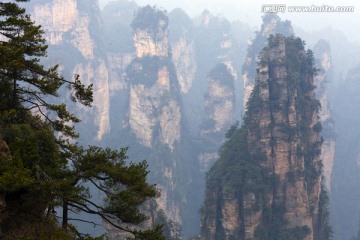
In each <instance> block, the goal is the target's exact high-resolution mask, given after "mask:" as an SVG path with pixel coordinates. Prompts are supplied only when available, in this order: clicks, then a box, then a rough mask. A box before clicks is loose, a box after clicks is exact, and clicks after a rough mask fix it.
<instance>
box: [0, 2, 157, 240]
mask: <svg viewBox="0 0 360 240" xmlns="http://www.w3.org/2000/svg"><path fill="white" fill-rule="evenodd" d="M27 1H28V0H15V1H8V2H1V3H0V227H1V236H0V238H4V239H78V238H79V239H93V238H91V237H89V236H83V235H81V234H80V233H78V231H77V230H76V229H75V228H74V227H73V226H72V225H70V224H69V223H68V221H70V220H72V221H76V220H78V221H85V220H83V219H77V218H70V217H69V212H70V211H71V212H74V213H80V212H85V213H88V214H94V215H98V216H100V217H101V218H102V219H103V221H105V222H107V223H109V224H111V225H112V226H113V227H115V228H118V229H120V230H123V231H125V232H128V233H129V234H130V236H132V237H130V238H131V239H139V240H140V239H144V240H145V239H152V240H154V239H164V238H163V237H162V229H161V227H160V226H156V227H154V229H147V230H143V231H142V230H139V228H136V226H137V225H139V224H140V223H142V222H144V221H145V220H147V217H146V216H145V215H144V214H142V213H141V212H140V210H139V207H140V206H141V205H143V204H144V202H146V201H147V200H148V199H150V198H153V197H156V196H157V194H158V192H157V190H156V188H155V186H154V185H150V184H148V183H147V182H146V178H147V174H148V171H147V164H146V162H140V163H129V164H128V163H127V162H126V159H127V156H126V149H125V148H123V149H120V150H111V149H102V148H99V147H94V146H91V147H89V148H87V149H84V148H83V147H81V146H78V144H76V143H74V142H76V141H75V140H76V138H77V134H76V132H75V129H74V127H73V126H74V124H73V123H77V122H79V119H78V118H76V117H75V116H74V115H73V114H71V113H70V112H69V111H68V110H67V108H66V105H65V104H63V103H61V104H57V103H56V102H59V100H58V99H57V98H58V97H59V96H60V95H59V93H58V92H59V90H60V89H68V90H69V91H71V100H72V101H74V102H78V103H80V104H82V105H84V106H91V103H92V100H93V98H92V85H90V86H88V87H85V86H84V85H83V84H82V83H81V81H80V80H79V76H75V79H74V80H73V81H68V80H65V79H64V78H62V77H61V76H59V75H58V73H57V66H54V67H51V68H49V69H45V68H44V66H42V65H41V64H40V58H41V57H46V49H47V45H46V44H45V40H44V38H43V31H42V30H41V28H40V26H36V25H35V23H34V22H32V21H31V19H30V17H29V15H27V14H26V12H25V9H24V8H22V7H20V6H19V3H21V2H27ZM62 102H63V101H62ZM89 186H92V187H93V188H96V189H98V190H99V191H100V192H101V193H102V194H103V196H104V197H105V199H106V201H105V203H104V204H99V203H96V202H94V201H92V198H91V195H90V187H89ZM59 206H61V207H62V216H61V217H59V216H57V214H56V213H55V208H56V207H59ZM60 219H61V220H60ZM60 222H61V225H62V227H60Z"/></svg>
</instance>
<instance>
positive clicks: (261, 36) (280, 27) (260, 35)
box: [242, 13, 294, 107]
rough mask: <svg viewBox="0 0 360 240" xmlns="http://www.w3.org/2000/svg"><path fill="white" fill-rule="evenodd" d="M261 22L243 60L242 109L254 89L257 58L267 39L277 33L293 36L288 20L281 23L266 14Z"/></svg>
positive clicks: (276, 17) (273, 15) (275, 17)
mask: <svg viewBox="0 0 360 240" xmlns="http://www.w3.org/2000/svg"><path fill="white" fill-rule="evenodd" d="M262 20H263V23H262V25H261V28H260V31H258V32H256V34H255V37H254V39H253V40H252V41H251V43H250V45H249V48H248V53H247V55H246V58H245V63H244V65H243V73H242V79H243V84H244V96H243V106H244V107H245V106H246V102H247V101H248V99H249V97H250V94H251V91H252V89H253V87H254V83H255V73H256V68H257V57H258V55H259V54H260V51H261V49H262V48H263V47H265V45H266V42H267V39H268V37H269V36H270V35H275V34H277V33H279V34H282V35H284V36H287V37H289V36H292V35H293V34H294V32H293V29H292V26H291V22H290V21H288V20H286V21H282V20H281V19H280V17H279V16H277V15H276V14H273V13H271V14H266V15H264V17H263V19H262Z"/></svg>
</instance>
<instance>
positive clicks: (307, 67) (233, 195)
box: [202, 35, 329, 240]
mask: <svg viewBox="0 0 360 240" xmlns="http://www.w3.org/2000/svg"><path fill="white" fill-rule="evenodd" d="M313 64H314V58H313V55H312V52H311V51H308V52H306V51H305V49H304V45H303V42H302V41H301V39H299V38H294V37H290V38H286V37H284V36H282V35H276V36H272V37H270V38H269V43H268V46H267V47H265V48H264V49H263V51H262V52H261V56H260V62H259V67H258V69H257V73H256V77H255V86H254V89H253V91H252V93H251V96H250V99H249V101H248V103H247V112H246V114H245V117H244V124H243V125H242V127H241V128H239V129H237V128H236V126H233V127H232V128H231V129H230V130H229V131H228V133H227V134H226V137H227V138H228V140H227V141H226V143H225V144H224V145H223V146H222V148H221V152H220V159H219V160H218V161H217V162H216V163H215V164H214V166H213V167H212V168H211V170H210V171H209V173H208V176H207V184H206V199H205V204H204V207H203V209H202V222H203V226H202V234H203V238H204V239H224V240H227V239H246V240H250V239H267V240H270V239H298V240H300V239H304V240H313V239H317V240H320V239H329V232H328V227H327V220H328V219H327V218H328V216H327V207H326V195H325V193H324V192H323V191H322V184H321V175H322V163H321V160H320V151H321V143H322V140H321V137H320V130H321V124H320V122H319V120H318V118H319V117H318V111H319V110H320V104H319V101H318V100H316V99H315V93H314V88H315V87H314V65H313Z"/></svg>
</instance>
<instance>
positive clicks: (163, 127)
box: [110, 6, 201, 235]
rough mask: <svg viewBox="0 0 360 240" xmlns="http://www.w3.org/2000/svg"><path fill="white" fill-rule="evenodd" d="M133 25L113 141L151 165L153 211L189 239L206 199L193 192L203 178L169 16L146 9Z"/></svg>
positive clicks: (144, 8)
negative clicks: (130, 53) (123, 97)
mask: <svg viewBox="0 0 360 240" xmlns="http://www.w3.org/2000/svg"><path fill="white" fill-rule="evenodd" d="M131 25H132V27H133V35H134V37H133V40H134V46H135V49H134V50H135V52H136V55H135V58H133V59H132V60H131V61H130V63H129V65H128V66H127V67H126V71H125V75H124V76H123V79H124V80H125V81H124V82H125V83H127V88H128V95H127V96H128V98H127V99H126V101H125V102H126V107H125V109H126V110H125V111H124V113H125V117H124V120H123V124H122V126H121V129H120V134H119V135H118V136H114V135H113V136H112V139H113V141H114V142H115V143H117V144H120V145H125V146H130V150H129V156H130V157H131V159H136V160H140V159H146V160H147V161H148V163H149V170H150V179H149V180H150V181H151V182H154V183H156V184H157V187H158V188H159V189H160V190H161V195H160V197H159V198H158V199H156V207H153V209H151V211H152V212H153V213H154V214H155V215H157V212H160V211H163V212H164V213H165V215H166V217H167V218H168V219H169V220H172V221H174V222H175V223H177V224H182V225H183V229H184V233H185V234H186V235H190V234H194V233H196V231H198V225H199V218H198V216H197V214H196V211H197V209H198V208H199V206H200V202H201V201H200V199H201V194H200V195H199V196H195V197H194V192H196V189H198V188H199V184H200V182H199V180H198V178H200V174H199V167H198V163H197V162H196V160H195V161H194V160H193V159H194V157H193V156H192V151H193V146H191V139H190V134H189V131H188V129H187V124H186V121H185V118H184V114H183V103H182V98H181V89H182V88H181V86H180V82H179V80H178V74H179V71H177V69H176V67H175V65H174V63H173V62H172V59H173V58H172V54H171V50H170V43H169V28H168V17H167V15H166V14H165V13H164V12H163V11H161V10H159V9H156V8H152V7H150V6H146V7H143V8H140V9H139V10H138V11H137V12H136V15H135V18H134V20H133V22H132V24H131ZM181 74H182V73H181ZM114 109H115V108H114ZM119 136H121V137H120V138H119ZM112 144H114V143H112ZM185 219H186V221H184V220H185ZM155 220H156V219H155ZM110 231H111V230H110Z"/></svg>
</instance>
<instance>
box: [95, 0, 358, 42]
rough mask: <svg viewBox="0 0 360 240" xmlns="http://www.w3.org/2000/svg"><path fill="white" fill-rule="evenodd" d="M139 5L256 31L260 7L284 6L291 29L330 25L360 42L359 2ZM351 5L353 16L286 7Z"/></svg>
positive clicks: (231, 0)
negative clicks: (208, 15) (205, 14)
mask: <svg viewBox="0 0 360 240" xmlns="http://www.w3.org/2000/svg"><path fill="white" fill-rule="evenodd" d="M99 1H100V6H101V7H103V6H104V5H105V4H106V3H107V2H110V1H114V0H99ZM136 2H137V3H138V4H139V5H140V6H143V5H146V4H150V5H157V6H158V7H161V8H164V9H166V10H168V11H171V10H172V9H174V8H177V7H180V8H182V9H184V10H185V11H186V12H187V13H188V14H189V15H190V16H192V17H193V16H196V15H199V14H201V12H202V11H203V10H204V9H208V10H210V11H211V12H212V13H214V14H216V15H218V14H220V15H223V16H225V17H226V18H228V19H229V20H241V21H242V22H245V23H248V24H249V25H250V26H252V27H254V28H256V27H257V28H258V27H259V26H260V24H261V16H262V15H263V13H262V6H263V5H264V4H285V5H286V10H285V13H279V16H280V17H281V18H282V19H288V20H291V21H292V23H293V25H294V26H297V27H301V28H303V29H306V30H310V31H311V30H316V29H321V28H325V27H327V26H331V27H333V28H334V29H339V30H342V31H343V32H344V33H345V34H346V35H347V36H348V37H349V39H352V40H353V41H357V42H359V43H360V33H359V31H358V29H359V27H360V1H358V0H341V1H339V0H317V1H314V0H313V1H310V0H301V1H300V0H296V1H295V0H294V1H289V0H271V1H270V0H267V1H265V0H260V1H256V2H255V1H249V0H246V1H244V0H136ZM312 5H315V6H323V5H324V6H334V7H337V6H354V12H352V13H329V12H317V13H305V12H292V13H290V12H289V11H288V9H287V8H288V7H289V6H312Z"/></svg>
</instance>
